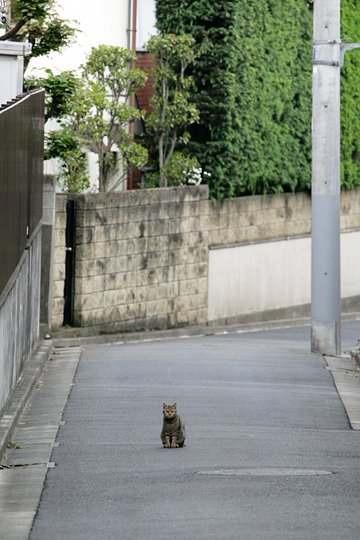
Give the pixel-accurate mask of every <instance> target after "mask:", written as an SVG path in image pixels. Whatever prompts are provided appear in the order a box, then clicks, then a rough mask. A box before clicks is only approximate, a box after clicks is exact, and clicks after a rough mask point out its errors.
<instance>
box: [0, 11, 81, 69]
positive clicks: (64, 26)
mask: <svg viewBox="0 0 360 540" xmlns="http://www.w3.org/2000/svg"><path fill="white" fill-rule="evenodd" d="M2 26H3V27H4V28H5V33H4V34H3V35H2V36H0V41H6V40H10V39H12V40H22V39H26V40H27V41H28V42H29V43H31V44H32V53H31V55H30V57H26V58H25V62H26V64H25V68H26V66H27V65H28V62H29V60H30V58H31V57H36V56H44V55H46V54H49V53H50V52H52V51H60V50H61V49H62V48H63V47H64V46H66V45H69V44H70V43H71V42H72V41H73V39H74V36H75V34H76V32H77V29H76V28H75V27H74V26H73V22H71V21H68V20H66V19H62V18H61V17H60V16H59V14H58V10H57V2H56V0H12V1H11V3H10V9H9V10H8V13H7V14H4V15H3V23H2Z"/></svg>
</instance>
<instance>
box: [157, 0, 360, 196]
mask: <svg viewBox="0 0 360 540" xmlns="http://www.w3.org/2000/svg"><path fill="white" fill-rule="evenodd" d="M156 7H157V21H158V27H159V29H160V30H161V31H163V32H169V33H171V32H172V33H181V32H189V33H192V34H193V35H194V36H195V38H196V41H197V43H198V46H199V47H200V51H201V53H200V56H199V57H198V59H197V61H196V64H195V67H194V73H193V75H194V79H195V86H196V90H195V92H196V96H195V99H196V102H197V105H198V107H199V109H200V113H201V119H200V123H199V124H198V125H197V126H196V127H194V128H193V129H192V138H193V143H192V145H191V147H190V150H191V151H192V152H193V153H194V154H195V155H196V156H197V158H198V159H199V161H200V163H201V165H202V166H203V168H205V169H206V170H207V171H208V172H210V173H211V175H212V176H211V181H210V189H211V194H212V196H213V197H216V198H223V197H231V196H238V195H242V194H256V193H276V192H281V191H301V190H304V189H308V188H310V185H311V74H312V33H313V25H312V4H311V2H310V1H309V0H286V2H284V0H252V1H251V2H249V1H248V0H157V2H156ZM342 25H343V29H342V30H343V31H342V35H343V36H349V37H352V38H353V39H354V40H357V41H360V35H359V34H360V0H342ZM359 66H360V51H359V52H358V51H353V52H351V53H349V54H348V55H347V59H346V63H345V67H344V68H343V73H342V92H343V94H342V184H343V187H346V188H350V187H353V186H356V185H360V146H359V145H360V122H359V112H360V110H359V108H360V99H359V92H360V69H359Z"/></svg>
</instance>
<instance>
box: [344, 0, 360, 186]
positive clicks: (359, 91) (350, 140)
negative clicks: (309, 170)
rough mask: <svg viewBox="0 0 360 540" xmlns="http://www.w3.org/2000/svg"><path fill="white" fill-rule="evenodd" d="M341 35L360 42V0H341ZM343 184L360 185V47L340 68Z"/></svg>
mask: <svg viewBox="0 0 360 540" xmlns="http://www.w3.org/2000/svg"><path fill="white" fill-rule="evenodd" d="M341 22H342V31H341V35H342V37H349V38H351V39H352V41H354V42H358V43H360V0H342V16H341ZM341 75H342V77H341V160H342V161H341V180H342V187H343V188H345V189H351V188H353V187H355V186H360V50H359V49H358V50H354V51H350V52H347V53H346V55H345V64H344V67H343V68H342V70H341Z"/></svg>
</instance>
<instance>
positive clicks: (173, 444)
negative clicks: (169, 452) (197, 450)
mask: <svg viewBox="0 0 360 540" xmlns="http://www.w3.org/2000/svg"><path fill="white" fill-rule="evenodd" d="M171 448H179V445H178V443H177V440H176V437H173V438H172V439H171Z"/></svg>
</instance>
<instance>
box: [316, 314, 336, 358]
mask: <svg viewBox="0 0 360 540" xmlns="http://www.w3.org/2000/svg"><path fill="white" fill-rule="evenodd" d="M340 329H341V323H340V321H335V322H334V321H332V322H319V321H312V322H311V350H312V352H316V353H320V354H328V355H329V356H336V355H339V354H341V333H340Z"/></svg>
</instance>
